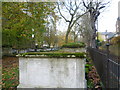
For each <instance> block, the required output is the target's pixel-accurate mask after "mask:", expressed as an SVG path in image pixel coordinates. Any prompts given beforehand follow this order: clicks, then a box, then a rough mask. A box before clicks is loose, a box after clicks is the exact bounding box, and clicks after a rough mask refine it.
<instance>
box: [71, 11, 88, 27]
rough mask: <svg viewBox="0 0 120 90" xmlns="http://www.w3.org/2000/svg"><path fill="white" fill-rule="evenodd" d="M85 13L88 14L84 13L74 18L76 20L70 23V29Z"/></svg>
mask: <svg viewBox="0 0 120 90" xmlns="http://www.w3.org/2000/svg"><path fill="white" fill-rule="evenodd" d="M86 13H88V11H87V12H85V13H83V14H82V15H79V16H78V17H77V18H76V20H74V21H73V23H72V25H71V26H70V27H71V28H72V27H73V25H74V24H75V23H76V22H77V21H78V20H79V18H80V17H82V16H83V15H85V14H86Z"/></svg>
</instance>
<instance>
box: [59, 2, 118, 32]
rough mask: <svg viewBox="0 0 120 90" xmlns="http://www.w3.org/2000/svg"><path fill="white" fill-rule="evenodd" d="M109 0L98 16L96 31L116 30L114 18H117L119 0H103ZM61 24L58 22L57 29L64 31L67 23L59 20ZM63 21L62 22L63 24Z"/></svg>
mask: <svg viewBox="0 0 120 90" xmlns="http://www.w3.org/2000/svg"><path fill="white" fill-rule="evenodd" d="M105 1H110V4H109V6H107V7H106V9H105V11H104V12H102V13H101V14H100V16H99V18H98V31H99V32H105V31H106V30H107V31H108V32H115V31H116V27H115V25H116V20H117V18H118V2H119V1H120V0H105ZM61 23H62V24H60V23H59V24H58V30H61V31H66V29H67V25H66V24H65V23H66V22H65V21H64V20H61ZM63 23H64V24H63Z"/></svg>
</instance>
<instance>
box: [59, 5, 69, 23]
mask: <svg viewBox="0 0 120 90" xmlns="http://www.w3.org/2000/svg"><path fill="white" fill-rule="evenodd" d="M57 4H58V3H57ZM58 10H59V13H60V15H61V16H62V17H63V18H64V20H65V21H66V22H70V21H69V20H67V19H66V18H65V17H64V16H63V15H62V13H61V11H60V7H59V4H58Z"/></svg>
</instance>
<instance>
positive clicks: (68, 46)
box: [62, 42, 85, 48]
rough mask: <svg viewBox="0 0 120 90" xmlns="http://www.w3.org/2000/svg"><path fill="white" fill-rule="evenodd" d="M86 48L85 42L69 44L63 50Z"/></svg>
mask: <svg viewBox="0 0 120 90" xmlns="http://www.w3.org/2000/svg"><path fill="white" fill-rule="evenodd" d="M82 47H85V44H84V43H83V42H80V43H67V44H64V45H63V46H62V48H82Z"/></svg>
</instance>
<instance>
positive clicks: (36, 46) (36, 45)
mask: <svg viewBox="0 0 120 90" xmlns="http://www.w3.org/2000/svg"><path fill="white" fill-rule="evenodd" d="M37 48H38V43H36V44H35V52H37Z"/></svg>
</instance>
